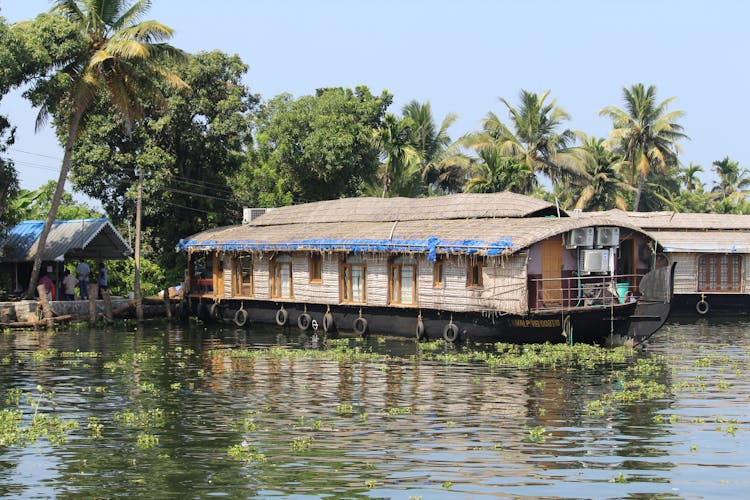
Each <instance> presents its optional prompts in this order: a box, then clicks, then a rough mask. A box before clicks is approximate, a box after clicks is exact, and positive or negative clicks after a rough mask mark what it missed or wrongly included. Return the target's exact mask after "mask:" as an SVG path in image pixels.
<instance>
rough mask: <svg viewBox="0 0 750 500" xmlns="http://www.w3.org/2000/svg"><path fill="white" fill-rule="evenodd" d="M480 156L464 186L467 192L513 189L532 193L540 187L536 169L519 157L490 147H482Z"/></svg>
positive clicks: (513, 190)
mask: <svg viewBox="0 0 750 500" xmlns="http://www.w3.org/2000/svg"><path fill="white" fill-rule="evenodd" d="M478 156H479V158H478V159H477V160H476V161H475V162H474V163H473V165H472V171H473V176H472V177H471V178H470V179H469V180H468V181H467V182H466V186H465V187H464V190H465V191H466V192H467V193H496V192H499V191H511V192H514V193H520V194H529V195H530V194H532V193H533V192H534V191H535V190H536V188H537V187H538V183H537V178H536V176H535V175H534V171H533V170H531V168H529V165H528V164H526V163H524V162H521V161H519V160H518V159H517V158H513V157H510V156H503V155H502V154H501V153H500V151H499V150H497V149H490V148H484V149H481V150H480V151H479V153H478Z"/></svg>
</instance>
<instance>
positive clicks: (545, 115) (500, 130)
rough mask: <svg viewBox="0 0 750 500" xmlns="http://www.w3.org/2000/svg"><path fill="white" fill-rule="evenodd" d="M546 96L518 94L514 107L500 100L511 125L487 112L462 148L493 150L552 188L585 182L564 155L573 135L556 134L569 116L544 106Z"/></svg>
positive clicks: (574, 162) (549, 104)
mask: <svg viewBox="0 0 750 500" xmlns="http://www.w3.org/2000/svg"><path fill="white" fill-rule="evenodd" d="M548 96H549V91H546V92H544V93H542V94H541V95H537V94H535V93H533V92H527V91H526V90H522V91H521V95H520V100H521V104H520V105H519V106H518V107H514V106H512V105H511V104H510V103H509V102H508V101H506V100H505V99H502V98H501V99H500V102H502V103H503V104H504V105H505V106H506V107H507V108H508V113H509V115H510V123H511V125H510V126H508V125H506V124H504V123H503V122H502V121H501V120H500V118H498V116H497V115H496V114H495V113H492V112H490V113H488V114H487V117H486V118H485V119H484V120H483V122H482V131H481V132H479V133H475V134H470V135H469V136H467V137H466V138H465V139H464V144H465V145H466V146H468V147H470V148H472V149H474V150H475V151H477V152H479V151H481V150H483V149H485V148H497V150H498V152H499V153H500V154H501V155H503V156H507V157H512V158H515V159H516V161H518V162H522V163H524V164H526V165H527V166H528V168H529V169H531V170H532V171H534V172H541V173H542V174H544V175H546V176H547V177H548V178H549V179H550V180H551V181H552V182H553V184H557V183H559V182H561V181H565V180H569V179H573V178H584V179H587V178H588V177H589V176H588V174H587V173H586V172H585V171H584V170H583V169H582V168H581V166H580V164H579V163H578V160H579V159H578V158H577V157H576V156H574V155H571V154H570V153H569V151H568V147H569V146H570V145H571V144H572V143H573V142H574V140H575V134H574V133H573V131H571V130H568V129H566V130H563V131H562V132H559V131H558V129H559V127H560V126H561V125H562V123H563V121H565V120H568V119H569V118H570V116H569V115H568V113H566V112H565V110H563V109H562V108H560V107H558V106H557V105H556V104H555V100H552V101H551V102H545V101H546V100H547V97H548Z"/></svg>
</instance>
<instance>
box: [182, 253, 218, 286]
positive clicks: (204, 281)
mask: <svg viewBox="0 0 750 500" xmlns="http://www.w3.org/2000/svg"><path fill="white" fill-rule="evenodd" d="M188 258H189V259H190V260H189V264H188V269H189V277H188V278H189V282H190V292H189V295H192V296H194V297H214V296H215V294H216V291H217V288H216V281H217V278H216V272H217V270H218V262H217V256H216V252H201V254H191V255H190V256H189V257H188ZM198 260H203V269H209V266H210V270H211V276H209V277H205V276H203V277H201V278H198V277H196V275H195V267H196V262H197V261H198ZM209 286H210V287H211V288H210V289H209V288H208V287H209Z"/></svg>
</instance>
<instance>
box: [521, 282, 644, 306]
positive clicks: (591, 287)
mask: <svg viewBox="0 0 750 500" xmlns="http://www.w3.org/2000/svg"><path fill="white" fill-rule="evenodd" d="M640 279H641V275H636V274H619V275H614V276H570V277H566V278H530V279H529V310H531V311H534V312H541V311H548V310H558V309H572V308H576V307H591V306H602V307H608V306H612V305H614V304H623V303H626V302H630V301H634V300H635V299H636V297H637V295H638V283H639V282H640Z"/></svg>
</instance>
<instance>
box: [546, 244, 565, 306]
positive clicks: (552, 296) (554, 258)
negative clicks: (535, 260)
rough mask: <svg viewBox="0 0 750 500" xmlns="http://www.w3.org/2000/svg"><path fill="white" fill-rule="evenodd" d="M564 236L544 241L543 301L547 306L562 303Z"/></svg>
mask: <svg viewBox="0 0 750 500" xmlns="http://www.w3.org/2000/svg"><path fill="white" fill-rule="evenodd" d="M562 267H563V240H562V236H557V237H554V238H549V239H547V240H544V241H542V302H543V303H544V306H545V307H557V306H561V305H562V299H563V291H562V283H563V282H562Z"/></svg>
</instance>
